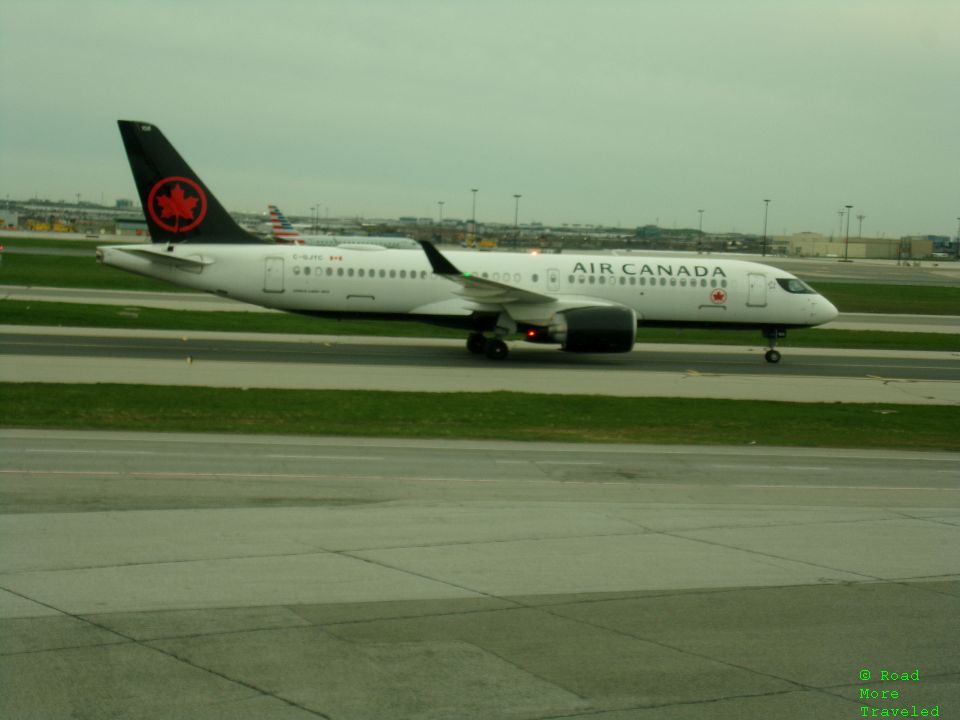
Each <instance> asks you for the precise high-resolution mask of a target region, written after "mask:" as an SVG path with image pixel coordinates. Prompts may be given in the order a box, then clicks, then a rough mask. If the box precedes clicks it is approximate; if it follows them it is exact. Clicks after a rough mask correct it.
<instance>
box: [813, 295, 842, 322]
mask: <svg viewBox="0 0 960 720" xmlns="http://www.w3.org/2000/svg"><path fill="white" fill-rule="evenodd" d="M817 300H818V302H817V308H816V311H815V315H816V318H817V324H823V323H828V322H830V321H831V320H836V319H837V316H838V315H839V314H840V311H839V310H837V308H836V306H835V305H834V304H833V303H832V302H830V301H829V300H827V299H826V298H825V297H823V296H821V297H819V298H817Z"/></svg>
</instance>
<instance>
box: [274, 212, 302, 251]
mask: <svg viewBox="0 0 960 720" xmlns="http://www.w3.org/2000/svg"><path fill="white" fill-rule="evenodd" d="M267 207H268V208H270V235H271V236H272V237H273V239H274V240H276V241H277V242H278V243H285V244H288V245H303V244H304V241H303V236H302V235H301V234H300V233H299V232H297V230H296V228H294V227H293V225H291V224H290V221H289V220H287V217H286V215H284V214H283V213H282V212H280V208H278V207H277V206H276V205H268V206H267Z"/></svg>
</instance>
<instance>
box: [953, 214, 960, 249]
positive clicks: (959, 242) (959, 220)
mask: <svg viewBox="0 0 960 720" xmlns="http://www.w3.org/2000/svg"><path fill="white" fill-rule="evenodd" d="M953 256H954V257H955V258H956V259H957V260H960V217H958V218H957V244H956V245H955V246H954V248H953Z"/></svg>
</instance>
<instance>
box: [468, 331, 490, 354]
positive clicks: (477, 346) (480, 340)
mask: <svg viewBox="0 0 960 720" xmlns="http://www.w3.org/2000/svg"><path fill="white" fill-rule="evenodd" d="M486 348H487V339H486V338H485V337H484V336H483V335H482V334H481V333H470V335H469V336H468V337H467V350H469V351H470V352H472V353H473V354H474V355H483V354H484V352H485V351H486Z"/></svg>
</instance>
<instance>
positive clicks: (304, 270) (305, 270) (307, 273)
mask: <svg viewBox="0 0 960 720" xmlns="http://www.w3.org/2000/svg"><path fill="white" fill-rule="evenodd" d="M303 274H304V275H310V268H308V267H305V268H304V269H303Z"/></svg>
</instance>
